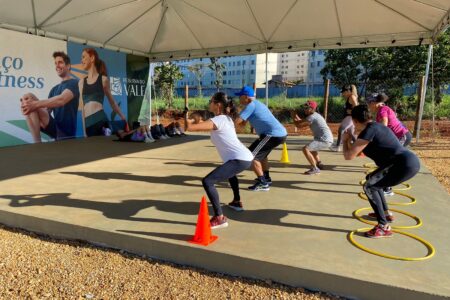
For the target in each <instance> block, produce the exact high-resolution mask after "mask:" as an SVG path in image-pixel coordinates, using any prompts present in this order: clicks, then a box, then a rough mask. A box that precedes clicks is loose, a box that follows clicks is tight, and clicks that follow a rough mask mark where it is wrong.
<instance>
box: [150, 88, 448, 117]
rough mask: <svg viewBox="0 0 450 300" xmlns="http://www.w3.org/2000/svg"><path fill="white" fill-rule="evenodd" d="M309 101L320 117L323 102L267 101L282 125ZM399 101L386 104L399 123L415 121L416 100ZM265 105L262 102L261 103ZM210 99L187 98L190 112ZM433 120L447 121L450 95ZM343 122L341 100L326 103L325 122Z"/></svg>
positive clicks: (159, 106)
mask: <svg viewBox="0 0 450 300" xmlns="http://www.w3.org/2000/svg"><path fill="white" fill-rule="evenodd" d="M309 99H312V100H314V101H316V102H317V103H318V104H319V107H318V111H319V113H321V114H323V112H324V103H323V98H321V97H315V98H288V99H283V98H281V97H274V98H269V108H270V109H271V110H272V111H273V112H274V114H275V115H276V116H277V118H279V119H280V121H282V122H287V123H289V122H292V119H291V115H290V112H291V111H293V110H298V109H299V108H300V107H301V106H302V104H304V103H305V102H306V101H307V100H309ZM400 99H401V101H396V102H395V103H396V104H394V102H388V103H387V104H388V105H389V106H390V107H392V108H393V109H394V110H395V111H396V113H397V115H398V117H399V119H400V120H414V118H415V114H416V105H417V97H416V96H411V97H402V98H400ZM260 101H261V102H263V103H265V100H264V99H261V100H260ZM208 103H209V98H189V109H190V110H198V111H204V110H208V107H209V104H208ZM171 108H172V109H175V110H178V111H182V110H183V109H184V99H183V98H175V99H174V102H173V107H171ZM171 108H169V107H168V104H167V102H166V101H165V100H163V99H161V98H157V99H153V100H152V109H153V110H158V111H160V112H162V111H165V110H168V109H171ZM434 112H435V116H436V118H445V117H447V118H448V117H450V95H445V96H444V97H443V100H442V102H441V103H440V104H436V105H435V108H434ZM432 115H433V110H432V104H431V101H429V102H426V103H425V106H424V115H423V118H424V119H431V117H432ZM343 118H344V99H342V97H330V98H329V100H328V116H327V121H328V122H330V123H339V122H340V121H342V119H343Z"/></svg>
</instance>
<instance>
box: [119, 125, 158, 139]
mask: <svg viewBox="0 0 450 300" xmlns="http://www.w3.org/2000/svg"><path fill="white" fill-rule="evenodd" d="M116 135H117V137H118V138H119V141H123V142H145V143H153V142H154V141H155V140H154V139H153V137H152V135H151V133H150V130H149V129H148V126H140V127H138V128H136V129H133V130H130V131H124V130H118V131H117V132H116Z"/></svg>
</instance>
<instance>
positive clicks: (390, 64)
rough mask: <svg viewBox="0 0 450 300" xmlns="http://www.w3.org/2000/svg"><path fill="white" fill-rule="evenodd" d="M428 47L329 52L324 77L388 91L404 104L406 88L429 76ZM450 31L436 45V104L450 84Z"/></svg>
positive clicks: (342, 83)
mask: <svg viewBox="0 0 450 300" xmlns="http://www.w3.org/2000/svg"><path fill="white" fill-rule="evenodd" d="M427 49H428V46H426V45H423V46H410V47H387V48H365V49H344V50H330V51H327V54H326V58H325V67H324V68H323V69H322V71H321V74H322V75H323V76H324V77H325V78H331V81H332V82H333V83H334V84H335V85H337V86H342V85H345V84H356V85H359V87H358V88H359V90H360V91H362V90H365V91H366V93H367V92H375V91H376V92H378V91H384V92H386V93H387V94H388V95H389V96H390V98H391V99H394V101H399V102H402V96H403V88H404V86H406V85H409V84H414V83H417V82H418V81H419V79H420V77H421V76H424V75H425V67H426V61H427ZM449 61H450V32H447V33H445V34H443V35H442V36H440V37H439V38H438V40H437V41H436V44H435V46H434V66H433V76H431V75H430V79H429V83H431V81H432V80H433V83H434V86H435V99H436V103H440V102H441V100H442V91H443V89H444V84H445V83H448V82H450V64H449ZM395 105H397V103H395Z"/></svg>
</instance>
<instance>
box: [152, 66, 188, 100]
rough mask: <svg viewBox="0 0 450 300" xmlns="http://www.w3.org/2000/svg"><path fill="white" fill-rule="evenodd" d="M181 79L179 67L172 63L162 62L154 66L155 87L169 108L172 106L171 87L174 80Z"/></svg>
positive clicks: (172, 87)
mask: <svg viewBox="0 0 450 300" xmlns="http://www.w3.org/2000/svg"><path fill="white" fill-rule="evenodd" d="M181 79H183V73H181V71H180V68H179V67H178V66H176V65H174V64H172V63H164V64H162V65H159V66H157V67H155V76H154V81H155V87H156V89H157V90H158V91H159V94H160V95H161V97H162V99H164V100H165V101H166V102H167V104H168V106H169V108H171V107H172V106H173V89H174V87H175V82H176V81H178V80H181Z"/></svg>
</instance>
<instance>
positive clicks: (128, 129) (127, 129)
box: [124, 122, 130, 132]
mask: <svg viewBox="0 0 450 300" xmlns="http://www.w3.org/2000/svg"><path fill="white" fill-rule="evenodd" d="M124 129H125V132H128V131H130V126H128V122H126V123H125V128H124Z"/></svg>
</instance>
